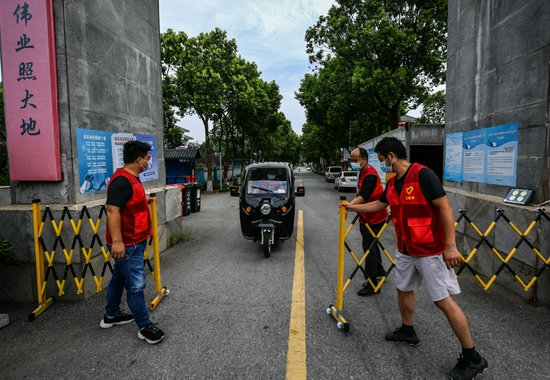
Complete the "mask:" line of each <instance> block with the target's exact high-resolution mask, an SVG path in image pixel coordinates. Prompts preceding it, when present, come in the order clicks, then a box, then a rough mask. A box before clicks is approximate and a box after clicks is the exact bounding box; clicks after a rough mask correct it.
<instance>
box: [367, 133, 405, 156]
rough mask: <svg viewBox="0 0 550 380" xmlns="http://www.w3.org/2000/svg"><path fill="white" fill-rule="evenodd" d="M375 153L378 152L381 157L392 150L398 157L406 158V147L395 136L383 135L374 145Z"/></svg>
mask: <svg viewBox="0 0 550 380" xmlns="http://www.w3.org/2000/svg"><path fill="white" fill-rule="evenodd" d="M374 151H375V152H376V153H380V155H382V156H383V157H388V154H389V153H390V152H392V153H393V154H395V156H396V157H397V158H399V159H407V149H406V148H405V145H403V143H402V142H401V140H398V139H397V138H395V137H384V138H383V139H382V140H380V141H379V142H378V144H376V146H375V147H374Z"/></svg>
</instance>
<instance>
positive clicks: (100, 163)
mask: <svg viewBox="0 0 550 380" xmlns="http://www.w3.org/2000/svg"><path fill="white" fill-rule="evenodd" d="M131 140H139V141H144V142H146V143H148V144H149V145H151V150H150V151H149V154H151V160H152V164H153V165H152V168H151V169H148V170H147V171H145V172H143V173H141V174H140V180H141V181H142V182H147V181H153V180H156V179H158V178H159V175H158V173H159V171H158V164H157V162H158V155H157V140H156V137H155V136H151V135H134V134H132V133H113V132H105V131H95V130H92V129H82V128H77V129H76V143H77V146H78V153H77V154H78V172H79V176H80V193H81V194H86V193H92V192H96V191H105V190H106V189H107V185H108V184H109V180H110V179H111V177H112V175H113V173H114V172H115V171H116V169H117V168H121V167H123V166H124V160H123V157H122V150H123V146H124V144H125V143H126V142H127V141H131Z"/></svg>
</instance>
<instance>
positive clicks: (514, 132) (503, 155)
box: [485, 123, 519, 186]
mask: <svg viewBox="0 0 550 380" xmlns="http://www.w3.org/2000/svg"><path fill="white" fill-rule="evenodd" d="M518 129H519V123H511V124H505V125H499V126H496V127H491V128H487V130H486V132H485V146H486V150H487V154H486V157H487V183H490V184H493V185H504V186H516V167H517V165H516V163H517V155H518Z"/></svg>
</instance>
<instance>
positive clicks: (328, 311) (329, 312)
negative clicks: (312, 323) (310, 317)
mask: <svg viewBox="0 0 550 380" xmlns="http://www.w3.org/2000/svg"><path fill="white" fill-rule="evenodd" d="M331 313H332V309H331V308H330V307H329V308H328V309H327V314H328V315H330V314H331Z"/></svg>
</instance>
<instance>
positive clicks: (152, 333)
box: [138, 323, 164, 344]
mask: <svg viewBox="0 0 550 380" xmlns="http://www.w3.org/2000/svg"><path fill="white" fill-rule="evenodd" d="M138 338H139V339H145V341H146V342H147V343H149V344H157V343H158V342H160V341H161V340H163V339H164V333H163V332H162V330H161V329H159V328H158V327H157V324H156V323H149V324H148V325H147V326H145V327H144V328H142V329H141V330H139V332H138Z"/></svg>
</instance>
